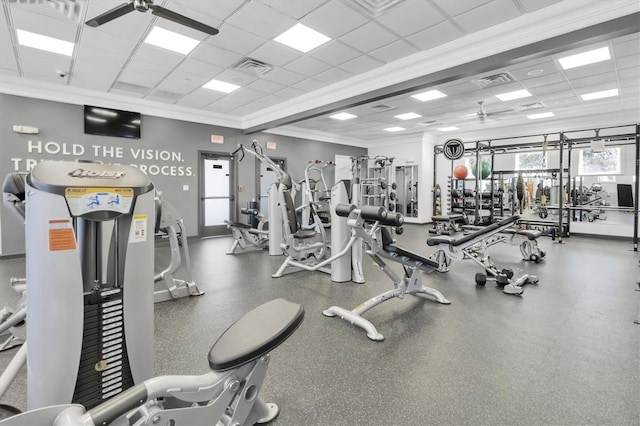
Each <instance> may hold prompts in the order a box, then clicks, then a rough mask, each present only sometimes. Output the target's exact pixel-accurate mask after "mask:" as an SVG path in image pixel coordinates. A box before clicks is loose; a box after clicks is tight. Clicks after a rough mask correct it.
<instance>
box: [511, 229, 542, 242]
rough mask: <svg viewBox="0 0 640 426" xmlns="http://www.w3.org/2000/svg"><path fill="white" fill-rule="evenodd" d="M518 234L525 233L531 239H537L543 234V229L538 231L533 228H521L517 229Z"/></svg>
mask: <svg viewBox="0 0 640 426" xmlns="http://www.w3.org/2000/svg"><path fill="white" fill-rule="evenodd" d="M517 234H518V235H524V236H525V237H527V238H528V239H529V240H536V239H538V237H539V236H541V235H542V232H541V231H536V230H533V229H521V230H519V231H517Z"/></svg>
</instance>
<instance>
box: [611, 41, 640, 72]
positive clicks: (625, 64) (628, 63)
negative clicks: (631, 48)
mask: <svg viewBox="0 0 640 426" xmlns="http://www.w3.org/2000/svg"><path fill="white" fill-rule="evenodd" d="M638 52H640V46H638ZM638 65H640V56H639V55H629V56H624V57H622V58H620V57H619V58H618V59H617V60H616V68H618V69H619V70H622V69H626V68H637V67H638Z"/></svg>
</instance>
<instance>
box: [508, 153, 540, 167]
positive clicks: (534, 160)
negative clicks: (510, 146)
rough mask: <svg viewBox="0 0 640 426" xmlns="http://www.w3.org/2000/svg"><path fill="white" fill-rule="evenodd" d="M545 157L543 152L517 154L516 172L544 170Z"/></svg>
mask: <svg viewBox="0 0 640 426" xmlns="http://www.w3.org/2000/svg"><path fill="white" fill-rule="evenodd" d="M544 163H545V161H544V155H542V152H527V153H522V154H516V167H515V169H516V170H518V171H519V170H544V169H545V168H546V167H545V164H544Z"/></svg>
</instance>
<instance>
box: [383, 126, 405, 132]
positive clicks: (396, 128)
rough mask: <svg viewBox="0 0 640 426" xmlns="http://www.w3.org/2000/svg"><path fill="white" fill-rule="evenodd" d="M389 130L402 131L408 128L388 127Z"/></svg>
mask: <svg viewBox="0 0 640 426" xmlns="http://www.w3.org/2000/svg"><path fill="white" fill-rule="evenodd" d="M384 130H386V131H387V132H400V131H402V130H407V129H405V128H404V127H387V128H386V129H384Z"/></svg>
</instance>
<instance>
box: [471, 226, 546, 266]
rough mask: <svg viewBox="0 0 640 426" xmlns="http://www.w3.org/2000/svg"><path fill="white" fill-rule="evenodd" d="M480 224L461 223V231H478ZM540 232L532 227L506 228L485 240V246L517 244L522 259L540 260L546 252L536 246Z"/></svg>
mask: <svg viewBox="0 0 640 426" xmlns="http://www.w3.org/2000/svg"><path fill="white" fill-rule="evenodd" d="M482 228H483V227H482V226H475V225H463V226H462V229H463V231H478V230H480V229H482ZM541 235H542V232H540V231H536V230H533V229H516V228H507V229H504V230H502V231H501V232H500V234H498V235H496V236H495V238H494V239H492V240H489V241H487V247H489V246H492V245H494V244H498V243H506V244H509V245H512V246H519V247H520V253H522V258H523V259H524V260H530V261H532V262H535V263H538V262H540V261H541V260H542V259H543V258H544V257H545V256H546V255H547V253H546V252H545V251H544V250H542V249H540V247H539V246H538V241H537V240H538V237H540V236H541Z"/></svg>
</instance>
